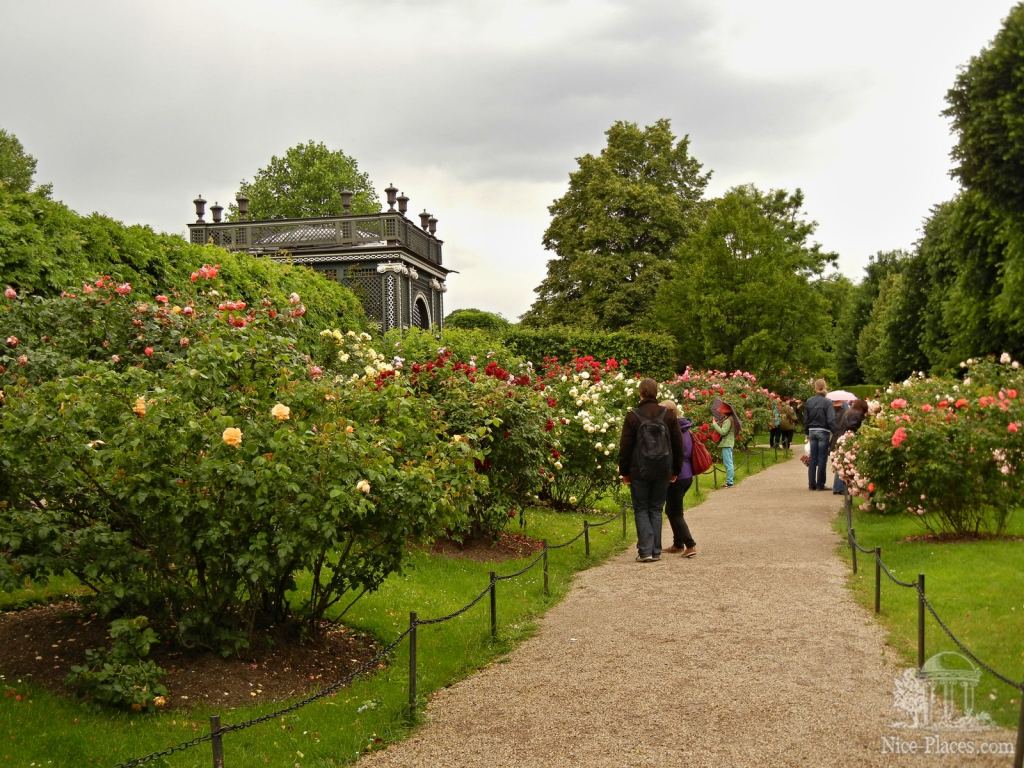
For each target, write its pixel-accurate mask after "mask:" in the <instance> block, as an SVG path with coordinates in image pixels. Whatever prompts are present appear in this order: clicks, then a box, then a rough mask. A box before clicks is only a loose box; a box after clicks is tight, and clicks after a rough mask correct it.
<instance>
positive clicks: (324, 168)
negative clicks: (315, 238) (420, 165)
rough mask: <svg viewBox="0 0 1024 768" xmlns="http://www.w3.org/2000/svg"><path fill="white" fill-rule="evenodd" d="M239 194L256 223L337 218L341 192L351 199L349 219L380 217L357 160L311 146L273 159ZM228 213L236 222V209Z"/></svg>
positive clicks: (370, 186) (320, 145)
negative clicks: (351, 194) (357, 215)
mask: <svg viewBox="0 0 1024 768" xmlns="http://www.w3.org/2000/svg"><path fill="white" fill-rule="evenodd" d="M239 189H240V191H241V193H242V194H244V195H245V196H246V197H248V198H249V215H250V217H251V218H254V219H294V218H305V217H310V216H332V215H334V216H336V215H338V214H340V213H341V211H342V206H341V193H342V192H343V191H345V190H348V191H350V192H354V193H355V196H354V197H353V198H352V212H353V213H377V212H378V211H380V200H379V199H378V197H377V193H376V191H374V188H373V184H372V183H371V182H370V179H369V177H368V176H367V175H366V174H365V173H363V172H361V171H360V170H359V165H358V163H357V162H356V160H355V158H352V157H349V156H348V155H346V154H345V153H344V152H342V151H341V150H340V149H339V150H333V151H332V150H330V149H328V148H327V147H326V146H325V145H324V143H323V142H313V141H312V140H310V141H307V142H306V143H305V144H297V145H295V146H294V147H291V148H290V149H288V150H287V151H286V152H285V153H284V156H283V157H278V156H277V155H274V156H273V157H271V158H270V162H269V163H268V164H267V166H266V167H265V168H261V169H260V170H258V171H257V172H256V175H255V177H253V180H252V182H248V181H245V180H243V181H242V182H241V184H240V187H239ZM228 213H229V218H231V219H237V218H238V207H237V205H236V204H235V203H231V205H230V206H229V208H228Z"/></svg>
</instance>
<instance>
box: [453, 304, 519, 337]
mask: <svg viewBox="0 0 1024 768" xmlns="http://www.w3.org/2000/svg"><path fill="white" fill-rule="evenodd" d="M444 324H445V327H446V328H465V329H477V330H481V331H490V332H492V333H501V332H502V331H504V330H507V329H508V327H509V326H510V325H511V323H509V321H508V320H506V319H505V318H504V317H502V316H501V315H500V314H498V313H497V312H487V311H485V310H482V309H472V308H466V309H456V310H455V311H454V312H452V313H450V314H449V315H448V317H446V318H445V319H444Z"/></svg>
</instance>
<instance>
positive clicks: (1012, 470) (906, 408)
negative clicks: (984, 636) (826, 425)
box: [833, 354, 1024, 536]
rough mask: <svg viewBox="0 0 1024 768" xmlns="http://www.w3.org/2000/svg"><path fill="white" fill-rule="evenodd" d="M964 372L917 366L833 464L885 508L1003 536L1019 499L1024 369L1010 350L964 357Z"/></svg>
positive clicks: (854, 488) (945, 527) (936, 527)
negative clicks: (930, 373) (928, 371)
mask: <svg viewBox="0 0 1024 768" xmlns="http://www.w3.org/2000/svg"><path fill="white" fill-rule="evenodd" d="M963 372H964V378H963V379H962V380H960V381H958V380H956V379H953V378H949V377H941V378H931V377H925V376H923V375H921V374H919V375H916V376H912V377H911V378H910V379H908V380H906V381H904V382H902V383H900V384H895V385H893V386H891V387H889V388H888V389H887V390H886V394H885V400H883V401H881V402H880V403H876V404H873V405H874V406H875V407H874V408H873V409H872V410H873V411H874V416H873V417H872V418H871V419H869V420H868V421H867V422H866V423H865V425H864V426H863V427H861V429H860V431H858V432H857V433H856V435H852V434H851V435H847V436H844V437H842V438H840V440H839V442H838V450H837V451H836V452H835V453H834V454H833V466H834V468H835V469H836V471H837V472H839V474H840V476H841V477H843V479H844V480H845V482H846V484H847V486H848V487H849V488H850V490H851V492H852V493H854V494H855V495H858V496H862V497H865V498H866V500H867V501H866V507H867V508H868V509H875V510H877V511H880V512H886V513H895V512H904V513H910V514H913V515H914V516H915V517H917V518H918V519H919V520H920V521H921V522H922V524H923V525H924V526H925V527H926V528H928V529H929V530H931V531H933V532H936V533H952V534H956V535H961V536H962V535H977V534H979V533H982V532H985V533H992V534H999V533H1001V532H1002V531H1003V529H1004V528H1005V525H1006V521H1007V517H1008V515H1009V514H1010V512H1011V511H1012V510H1013V509H1015V508H1016V506H1018V504H1019V499H1020V496H1021V491H1022V490H1024V488H1022V480H1021V479H1020V477H1019V475H1018V472H1017V470H1018V468H1019V467H1020V466H1021V460H1022V458H1024V441H1022V438H1024V434H1022V431H1021V427H1022V424H1024V403H1022V402H1021V396H1020V393H1024V374H1022V372H1021V369H1020V365H1019V364H1018V363H1017V362H1016V361H1013V360H1012V359H1011V358H1010V356H1009V355H1007V354H1004V355H1003V356H1002V357H1001V358H1000V359H999V360H996V359H995V358H986V359H980V360H969V361H966V362H965V363H964V364H963Z"/></svg>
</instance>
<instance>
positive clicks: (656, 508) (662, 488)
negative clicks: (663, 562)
mask: <svg viewBox="0 0 1024 768" xmlns="http://www.w3.org/2000/svg"><path fill="white" fill-rule="evenodd" d="M668 486H669V482H668V478H667V477H666V478H665V479H664V480H641V479H640V478H639V477H633V481H632V482H631V483H630V484H629V495H630V498H631V499H632V500H633V519H634V520H635V521H636V549H637V553H638V554H639V555H640V557H647V556H648V555H655V556H660V555H661V510H662V507H664V506H665V495H666V494H667V492H668Z"/></svg>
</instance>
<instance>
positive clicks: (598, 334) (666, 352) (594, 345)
mask: <svg viewBox="0 0 1024 768" xmlns="http://www.w3.org/2000/svg"><path fill="white" fill-rule="evenodd" d="M504 342H505V344H506V346H508V347H509V349H511V350H512V351H513V352H515V353H516V354H517V355H520V356H522V357H524V358H526V359H527V360H530V361H531V362H532V363H533V364H534V365H535V366H537V367H538V369H539V367H540V366H541V365H542V364H543V362H544V358H545V357H557V358H558V359H559V360H560V361H562V362H567V361H570V360H573V359H574V358H576V357H580V356H584V355H591V356H593V357H595V358H597V359H599V360H607V359H608V358H615V359H616V360H618V361H620V362H621V361H624V360H628V361H629V363H628V370H629V371H630V372H631V373H636V374H641V375H643V376H650V377H651V378H654V379H658V380H659V381H663V380H665V379H669V378H672V376H674V375H675V373H676V371H675V359H676V348H675V340H674V339H673V338H672V337H671V336H668V335H666V334H655V333H632V332H629V331H588V330H584V329H580V328H567V327H564V326H549V327H547V328H522V327H517V328H513V329H511V330H509V331H508V332H507V333H505V335H504Z"/></svg>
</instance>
